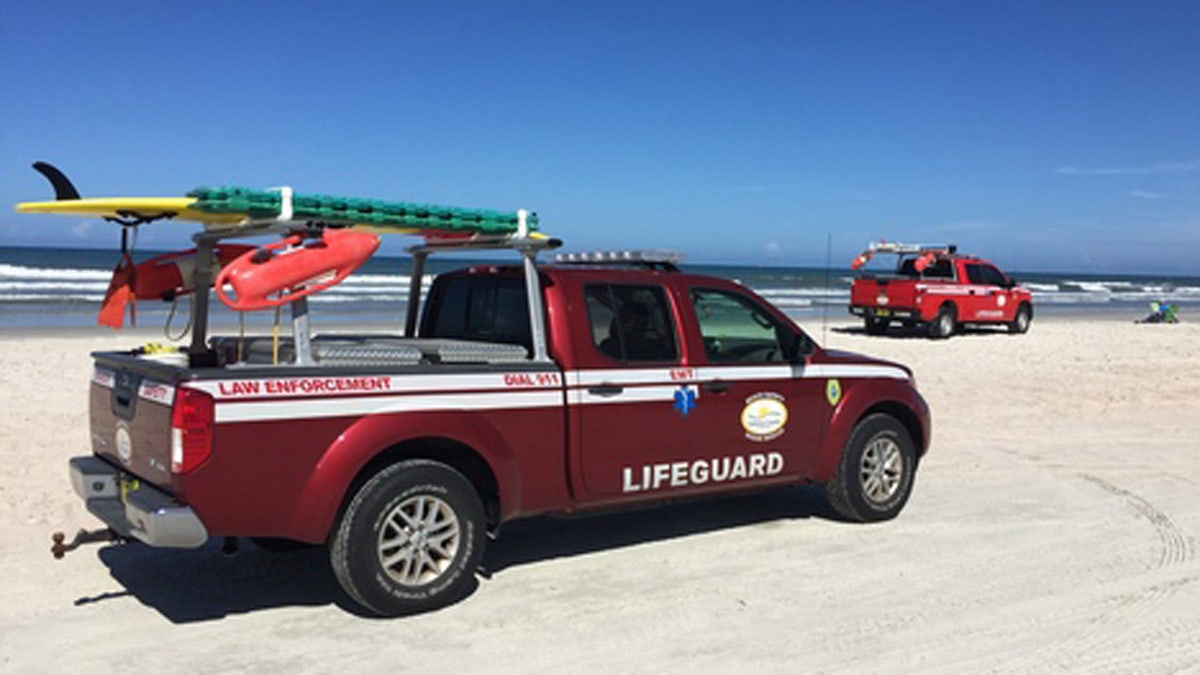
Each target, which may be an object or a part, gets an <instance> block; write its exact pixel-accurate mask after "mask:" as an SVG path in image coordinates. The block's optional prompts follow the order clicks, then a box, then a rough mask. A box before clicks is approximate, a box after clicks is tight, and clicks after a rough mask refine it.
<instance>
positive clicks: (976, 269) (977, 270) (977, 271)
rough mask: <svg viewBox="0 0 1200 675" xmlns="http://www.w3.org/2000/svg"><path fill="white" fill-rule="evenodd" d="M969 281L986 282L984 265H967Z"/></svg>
mask: <svg viewBox="0 0 1200 675" xmlns="http://www.w3.org/2000/svg"><path fill="white" fill-rule="evenodd" d="M967 281H968V282H970V283H972V284H986V283H987V277H986V276H985V275H984V273H983V265H967Z"/></svg>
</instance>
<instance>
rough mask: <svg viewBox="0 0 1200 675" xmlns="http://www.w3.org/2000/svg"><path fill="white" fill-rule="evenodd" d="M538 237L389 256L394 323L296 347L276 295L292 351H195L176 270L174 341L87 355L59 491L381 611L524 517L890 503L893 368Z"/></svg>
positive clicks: (747, 307) (655, 265)
mask: <svg viewBox="0 0 1200 675" xmlns="http://www.w3.org/2000/svg"><path fill="white" fill-rule="evenodd" d="M483 239H486V238H483ZM198 241H199V240H198ZM558 244H559V242H558V241H557V240H553V239H548V238H541V239H534V238H531V237H524V238H523V237H517V236H513V237H505V238H503V241H500V240H495V241H490V242H488V241H482V240H481V239H480V238H476V239H472V240H469V241H457V240H451V241H447V242H443V243H433V242H431V243H427V244H424V245H420V246H417V247H414V248H412V249H410V252H411V253H412V255H413V268H414V269H413V271H412V278H413V279H414V283H413V285H412V291H411V294H410V299H409V304H408V308H409V309H408V314H407V318H406V321H405V330H404V331H403V332H400V331H399V330H397V332H396V333H394V334H391V333H380V334H321V335H315V336H311V337H310V336H309V331H308V323H307V308H306V307H305V306H302V305H301V304H300V303H302V301H297V302H296V303H293V307H292V311H293V331H292V336H291V337H285V338H273V337H271V336H257V337H246V336H237V335H232V336H229V335H227V336H215V337H206V336H205V331H206V324H205V321H204V320H203V319H201V318H200V316H198V315H197V313H200V314H201V315H202V314H203V312H204V311H205V305H206V298H207V297H208V292H207V288H208V286H207V285H208V284H210V283H211V281H210V280H211V279H212V271H213V270H211V269H207V270H206V269H199V270H198V271H197V276H196V284H197V288H198V289H199V290H198V292H197V294H196V299H195V302H194V305H193V320H194V322H195V325H194V328H193V330H194V334H193V338H192V345H191V347H190V348H189V349H188V350H187V351H186V352H183V353H181V354H178V355H167V356H166V357H164V355H162V354H148V353H141V352H140V350H134V351H129V352H103V353H97V354H95V355H94V358H95V370H94V373H93V376H92V381H91V394H90V401H91V443H92V448H91V450H92V452H91V454H89V455H87V456H81V457H75V458H74V459H71V460H70V474H71V481H72V484H73V486H74V489H75V491H76V492H77V493H78V494H79V496H80V497H81V498H82V499H83V500H85V502H86V504H87V507H88V509H89V511H91V513H93V514H95V515H96V516H98V517H99V518H100V519H101V520H103V521H104V523H105V524H106V525H107V526H108V528H111V532H109V534H111V535H112V536H114V537H115V538H119V539H122V540H140V541H141V542H144V543H146V544H149V545H151V546H161V547H177V548H190V547H199V546H201V545H203V544H204V543H205V542H206V541H208V540H209V539H210V538H212V537H224V538H226V544H227V545H228V546H230V547H233V545H234V544H235V543H236V539H234V538H240V537H248V538H254V539H256V540H257V541H260V542H263V543H264V544H265V545H267V546H274V545H278V544H281V543H287V542H301V543H308V544H317V545H325V546H327V547H328V551H329V555H330V557H331V562H332V568H333V571H334V573H335V575H336V577H337V579H338V581H339V582H340V584H341V586H342V587H343V588H344V589H345V591H346V593H347V594H348V595H349V597H350V598H351V599H353V601H355V602H356V603H358V604H359V605H361V606H362V607H363V608H364V609H366V610H367V611H369V612H372V613H376V614H380V615H400V614H409V613H414V612H420V611H425V610H429V609H433V608H436V607H440V606H443V605H446V604H448V603H451V602H454V601H456V600H458V599H460V598H462V597H464V596H465V595H467V594H469V593H470V592H471V590H472V589H473V588H474V586H475V584H476V573H477V571H478V570H479V566H480V561H481V557H482V555H483V549H484V545H485V542H486V541H487V537H488V535H489V534H493V535H494V534H496V533H497V532H498V530H499V528H500V525H501V524H502V523H504V522H506V521H510V520H513V519H516V518H522V517H526V516H532V515H536V514H551V513H572V512H583V511H588V510H591V509H598V508H610V507H620V506H627V505H638V504H645V503H648V502H659V501H665V500H671V499H675V498H683V497H694V496H700V495H709V494H717V493H725V492H730V491H735V490H746V489H753V488H764V487H770V486H782V485H793V484H801V483H818V484H824V485H825V489H826V491H827V494H828V497H829V502H830V504H831V505H832V506H833V508H834V509H836V511H837V512H838V513H839V514H841V515H842V516H843V517H845V518H846V519H848V520H853V521H879V520H885V519H889V518H892V517H894V516H896V515H897V514H898V513H899V512H900V511H901V509H902V508H903V507H904V505H905V502H906V501H907V500H908V498H909V494H910V492H911V490H912V488H913V479H914V475H915V471H916V469H917V465H918V461H919V459H920V458H921V456H922V455H923V454H924V452H925V450H926V449H927V448H928V446H929V440H930V417H929V411H928V409H927V407H926V403H925V401H924V400H923V399H922V398H921V396H920V394H919V393H918V392H917V389H916V385H915V382H914V380H913V376H912V373H911V372H910V371H909V370H908V369H907V368H905V367H904V366H901V365H897V364H894V363H888V362H884V361H878V360H874V359H870V358H867V357H864V356H858V355H855V354H850V353H843V352H835V351H831V350H826V349H823V348H822V347H821V346H819V345H817V344H816V343H814V342H813V340H812V339H811V338H810V337H809V336H808V335H807V334H806V333H805V332H804V331H803V330H802V329H801V328H799V327H798V326H797V325H796V324H795V323H793V322H792V321H791V320H790V319H789V318H788V317H787V316H785V315H784V314H782V313H781V312H780V311H778V310H777V309H775V308H774V307H772V306H771V305H770V304H768V303H766V302H764V301H763V300H762V299H761V298H759V297H758V296H757V295H755V294H754V293H753V292H751V291H749V290H747V289H746V288H743V287H742V286H740V285H738V284H736V283H733V282H731V281H727V280H723V279H719V278H712V277H706V276H697V275H693V274H686V273H683V272H681V271H679V270H678V269H677V267H676V266H675V265H674V264H672V262H671V261H665V260H661V259H655V258H653V257H652V256H641V257H639V256H636V255H625V256H615V257H614V256H593V257H584V258H579V257H567V258H564V259H563V260H561V261H559V262H557V263H554V264H544V265H543V264H538V263H537V261H536V260H535V258H536V256H537V255H538V253H539V251H543V250H546V249H549V248H553V247H555V246H557V245H558ZM200 245H201V246H205V245H209V246H211V242H205V241H201V242H200ZM482 248H507V249H512V250H515V251H517V252H518V253H520V254H521V256H522V262H521V264H518V265H512V266H498V265H491V264H484V265H474V266H469V267H466V268H465V269H462V270H461V271H457V272H452V273H446V274H442V275H439V276H438V277H437V278H436V280H435V282H434V283H433V285H432V287H431V288H430V290H429V292H428V294H427V298H426V300H425V301H424V302H423V303H422V302H421V295H422V293H421V291H422V289H421V283H420V280H421V278H422V276H423V270H424V265H425V259H426V257H427V256H428V255H429V254H430V253H432V252H434V251H437V250H443V249H451V250H479V249H482ZM419 306H420V307H422V309H420V310H419V309H418V307H419ZM93 535H94V533H83V532H81V533H80V535H77V537H76V541H73V542H69V543H64V542H63V541H62V537H61V535H59V538H58V543H57V544H56V549H55V552H56V554H58V555H61V554H62V553H64V552H65V551H66V550H69V549H71V548H73V547H74V546H75V545H77V544H78V543H81V542H82V541H86V540H89V539H95V536H93Z"/></svg>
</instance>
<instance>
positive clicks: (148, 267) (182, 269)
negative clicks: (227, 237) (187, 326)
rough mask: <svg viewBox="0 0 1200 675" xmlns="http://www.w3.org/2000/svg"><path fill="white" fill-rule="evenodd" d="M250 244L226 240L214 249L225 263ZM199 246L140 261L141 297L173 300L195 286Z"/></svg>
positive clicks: (136, 287) (136, 289) (136, 279)
mask: <svg viewBox="0 0 1200 675" xmlns="http://www.w3.org/2000/svg"><path fill="white" fill-rule="evenodd" d="M254 248H255V247H254V246H251V245H249V244H224V245H220V246H217V247H216V248H215V249H214V250H213V252H214V253H215V254H216V256H217V262H218V263H219V264H220V265H221V266H222V267H224V266H225V265H228V264H229V263H230V262H232V261H233V260H235V259H237V258H238V256H241V255H243V254H245V253H246V252H248V251H253V250H254ZM195 276H196V249H194V248H193V249H189V250H187V251H173V252H171V253H164V254H162V255H158V256H154V257H153V258H151V259H149V260H147V261H145V262H141V263H138V265H137V266H136V267H135V268H134V274H133V294H134V295H135V296H137V299H138V300H173V299H174V298H175V296H177V295H183V294H185V293H191V292H192V291H193V290H194V289H195V287H196V284H195Z"/></svg>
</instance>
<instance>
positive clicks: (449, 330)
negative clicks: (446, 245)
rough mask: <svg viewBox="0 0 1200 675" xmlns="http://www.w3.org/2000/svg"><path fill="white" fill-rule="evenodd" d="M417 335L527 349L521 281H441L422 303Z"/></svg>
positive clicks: (526, 316) (488, 278) (466, 277)
mask: <svg viewBox="0 0 1200 675" xmlns="http://www.w3.org/2000/svg"><path fill="white" fill-rule="evenodd" d="M421 335H422V336H423V337H439V338H453V339H458V340H481V341H484V342H503V343H508V344H516V345H522V346H524V347H526V348H529V347H531V345H532V343H533V340H532V339H531V337H530V333H529V301H528V298H527V297H526V296H525V280H524V279H522V278H519V277H499V276H469V275H464V276H458V277H450V278H445V279H443V280H441V281H440V283H438V284H436V285H435V286H434V291H433V293H432V294H431V296H430V298H429V302H428V303H427V304H426V307H425V318H424V321H422V323H421Z"/></svg>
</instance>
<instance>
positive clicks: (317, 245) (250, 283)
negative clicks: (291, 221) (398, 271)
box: [213, 229, 379, 312]
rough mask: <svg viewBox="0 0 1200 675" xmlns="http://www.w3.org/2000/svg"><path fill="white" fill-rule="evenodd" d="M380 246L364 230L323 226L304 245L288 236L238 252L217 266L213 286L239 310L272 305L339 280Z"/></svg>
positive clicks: (296, 237)
mask: <svg viewBox="0 0 1200 675" xmlns="http://www.w3.org/2000/svg"><path fill="white" fill-rule="evenodd" d="M378 248H379V237H378V236H376V235H374V234H370V233H368V232H356V231H354V230H332V229H327V230H325V231H324V233H323V234H322V235H321V238H320V239H319V240H316V241H310V242H308V243H304V237H302V236H301V235H292V236H289V237H285V238H284V239H282V240H281V241H277V242H275V243H273V244H267V245H266V246H263V247H261V248H258V249H256V250H254V251H250V252H248V253H244V254H242V255H241V256H240V257H238V258H237V259H236V260H234V261H233V262H231V263H229V264H228V265H226V266H225V267H223V268H222V269H221V273H220V274H218V275H217V280H216V282H215V283H214V284H213V289H214V290H215V291H216V294H217V299H219V300H220V301H221V302H223V303H224V304H225V306H226V307H229V308H230V309H233V310H236V311H239V312H245V311H250V310H255V309H267V308H269V307H276V306H278V305H282V304H285V303H288V302H291V301H293V300H297V299H299V298H302V297H304V296H306V295H312V294H313V293H316V292H318V291H323V290H325V289H326V288H329V287H330V286H333V285H334V284H338V283H341V282H342V280H343V279H345V278H346V277H348V276H350V273H351V272H353V271H354V270H356V269H358V267H359V266H360V265H362V264H363V263H364V262H366V261H367V259H368V258H370V257H371V256H372V255H373V254H374V253H375V251H376V250H377V249H378ZM226 287H229V288H231V289H232V290H233V295H234V296H236V297H230V295H229V293H228V292H227V290H226Z"/></svg>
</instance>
